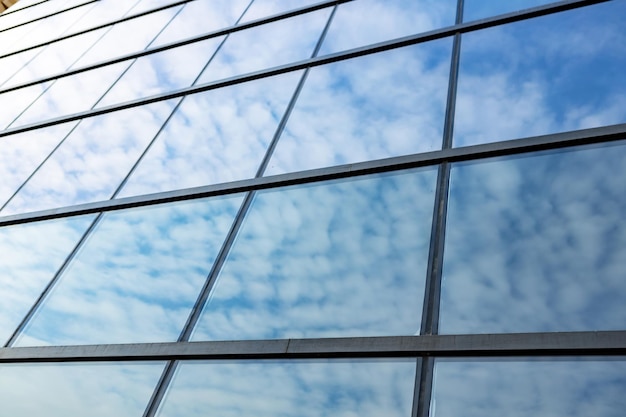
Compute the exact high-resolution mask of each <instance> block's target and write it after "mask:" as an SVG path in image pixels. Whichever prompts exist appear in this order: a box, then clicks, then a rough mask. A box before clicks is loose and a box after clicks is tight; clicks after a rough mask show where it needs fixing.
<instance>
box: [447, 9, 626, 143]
mask: <svg viewBox="0 0 626 417" xmlns="http://www.w3.org/2000/svg"><path fill="white" fill-rule="evenodd" d="M625 14H626V1H612V2H606V3H603V4H597V5H594V6H590V7H584V8H582V9H578V10H573V11H569V12H564V13H558V14H556V15H552V16H546V17H542V18H537V19H531V20H527V21H523V22H519V23H515V24H510V25H504V26H499V27H496V28H492V29H486V30H483V31H478V32H473V33H469V34H467V35H463V42H462V48H461V66H460V74H459V90H458V97H457V106H456V119H455V127H454V136H455V139H454V142H455V145H457V146H465V145H474V144H478V143H485V142H494V141H498V140H505V139H515V138H520V137H527V136H535V135H541V134H547V133H555V132H561V131H567V130H576V129H584V128H589V127H596V126H602V125H610V124H615V123H623V122H625V121H626V78H625V77H623V75H622V74H623V68H624V66H625V65H626V32H625V31H623V30H622V29H621V28H622V25H623V20H622V16H624V15H625Z"/></svg>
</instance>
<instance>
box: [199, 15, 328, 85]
mask: <svg viewBox="0 0 626 417" xmlns="http://www.w3.org/2000/svg"><path fill="white" fill-rule="evenodd" d="M329 14H330V11H329V10H328V9H323V10H318V11H316V12H312V13H307V14H304V15H300V16H295V17H292V18H289V19H285V20H279V21H277V22H273V23H269V24H267V25H263V26H260V27H255V28H252V29H247V30H243V31H240V32H235V33H232V34H230V35H229V36H228V37H227V38H226V41H225V42H224V45H223V46H222V48H220V50H219V52H218V53H217V54H216V55H215V57H214V58H213V60H212V61H211V64H210V65H209V66H208V67H207V69H206V70H205V71H204V72H203V73H202V76H201V77H200V80H199V83H205V82H209V81H214V80H218V79H222V78H228V77H232V76H235V75H240V74H245V73H248V72H253V71H258V70H262V69H266V68H272V67H275V66H278V65H283V64H288V63H291V62H294V61H299V60H302V59H307V58H310V57H311V54H312V53H313V50H314V48H315V45H316V44H317V42H318V40H319V37H320V35H321V33H322V30H323V29H324V25H325V24H326V22H327V20H328V16H329Z"/></svg>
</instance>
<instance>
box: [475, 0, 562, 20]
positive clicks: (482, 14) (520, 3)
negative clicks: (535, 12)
mask: <svg viewBox="0 0 626 417" xmlns="http://www.w3.org/2000/svg"><path fill="white" fill-rule="evenodd" d="M550 3H557V1H555V0H506V1H493V0H464V2H463V7H464V9H463V21H465V22H469V21H472V20H476V19H483V18H486V17H491V16H495V15H498V14H503V13H510V12H516V11H519V10H523V9H528V8H531V7H536V6H542V5H544V4H550Z"/></svg>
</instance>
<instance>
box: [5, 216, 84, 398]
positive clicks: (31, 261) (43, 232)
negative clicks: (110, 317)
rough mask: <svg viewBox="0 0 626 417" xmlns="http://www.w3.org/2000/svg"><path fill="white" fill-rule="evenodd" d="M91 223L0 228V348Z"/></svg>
mask: <svg viewBox="0 0 626 417" xmlns="http://www.w3.org/2000/svg"><path fill="white" fill-rule="evenodd" d="M92 220H93V216H84V217H73V218H70V219H63V220H57V221H47V222H39V223H30V224H26V225H20V226H11V227H2V228H0V253H2V256H1V257H0V288H2V291H0V346H4V344H5V342H7V341H8V339H9V337H10V336H11V335H12V334H13V332H14V331H15V330H16V329H17V326H18V325H19V324H20V322H21V321H22V319H23V318H24V317H25V316H26V313H27V312H28V310H29V309H30V308H31V307H32V306H33V305H34V304H35V301H36V300H37V298H38V297H39V296H40V295H41V293H42V292H43V290H44V288H45V287H46V285H47V284H48V283H49V282H50V280H51V279H52V278H53V277H54V274H55V273H56V271H57V270H58V269H59V268H60V267H61V265H62V264H63V262H64V261H65V259H66V257H67V256H68V255H69V253H70V252H71V251H72V249H74V246H75V245H76V243H77V242H78V240H79V239H80V237H81V236H82V235H83V233H84V232H85V231H86V230H87V227H89V224H90V223H91V221H92ZM0 372H1V371H0ZM0 386H2V385H0ZM3 390H4V387H3V389H0V391H3Z"/></svg>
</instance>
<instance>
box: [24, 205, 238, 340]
mask: <svg viewBox="0 0 626 417" xmlns="http://www.w3.org/2000/svg"><path fill="white" fill-rule="evenodd" d="M240 203H241V198H240V197H239V196H234V197H230V198H221V199H220V198H216V199H211V200H199V201H193V202H189V203H178V204H169V205H164V206H155V207H151V208H146V209H134V210H128V211H119V212H114V213H109V214H106V215H104V217H103V219H102V221H101V222H100V224H99V225H98V227H97V228H96V230H95V231H94V232H93V233H92V234H91V235H90V237H89V239H88V241H87V242H86V243H85V244H84V245H83V247H82V248H81V251H80V252H79V254H78V255H77V256H76V257H75V258H74V260H73V261H72V263H71V264H70V266H69V267H68V269H67V270H66V271H65V273H64V274H63V276H62V277H61V280H60V281H59V283H58V284H57V285H56V287H55V289H54V291H53V292H52V294H51V295H50V296H49V297H48V298H47V299H46V300H45V302H44V304H43V306H42V307H41V308H40V309H39V310H38V312H37V314H36V315H35V317H34V318H33V319H32V320H31V322H30V323H29V325H28V326H27V328H26V329H25V330H24V332H23V333H22V334H21V335H20V337H19V339H18V341H17V344H16V345H18V346H31V345H66V344H92V343H130V342H159V341H161V342H162V341H175V340H176V339H177V338H178V335H179V333H180V332H181V330H182V327H183V325H184V323H185V321H186V319H187V316H188V314H189V311H190V310H191V307H192V306H193V304H194V302H195V300H196V298H197V296H198V293H199V291H200V288H202V285H203V284H204V281H205V279H206V277H207V275H208V272H209V270H210V268H211V266H212V262H213V260H214V259H215V256H216V255H217V252H218V251H219V249H220V247H221V245H222V242H223V240H224V238H225V236H226V232H227V231H228V229H229V228H230V226H231V223H232V220H233V217H234V215H235V212H236V211H237V209H238V208H239V204H240Z"/></svg>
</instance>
